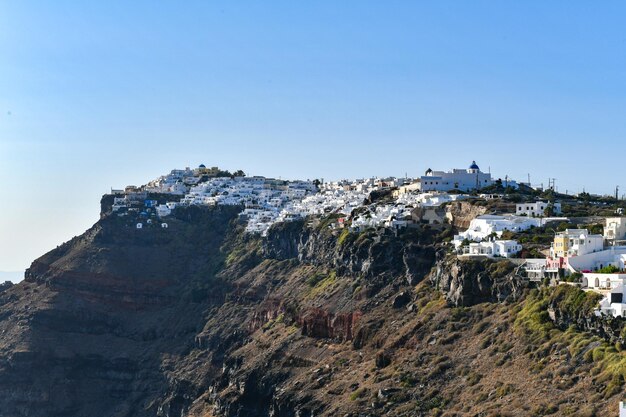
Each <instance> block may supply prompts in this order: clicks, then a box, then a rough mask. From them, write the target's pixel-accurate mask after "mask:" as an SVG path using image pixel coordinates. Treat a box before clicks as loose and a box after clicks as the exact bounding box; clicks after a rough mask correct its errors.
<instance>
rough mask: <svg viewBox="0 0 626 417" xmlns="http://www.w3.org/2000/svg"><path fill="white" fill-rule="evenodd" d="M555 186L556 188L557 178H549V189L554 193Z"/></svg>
mask: <svg viewBox="0 0 626 417" xmlns="http://www.w3.org/2000/svg"><path fill="white" fill-rule="evenodd" d="M555 186H556V178H548V188H549V189H550V190H552V191H554V188H555Z"/></svg>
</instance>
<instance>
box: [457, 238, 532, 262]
mask: <svg viewBox="0 0 626 417" xmlns="http://www.w3.org/2000/svg"><path fill="white" fill-rule="evenodd" d="M521 250H522V245H520V244H519V243H518V242H517V241H515V240H489V241H484V242H473V243H470V244H469V247H467V248H465V249H464V253H463V254H464V255H470V256H487V257H503V258H510V257H512V256H514V255H515V254H517V253H519V252H520V251H521Z"/></svg>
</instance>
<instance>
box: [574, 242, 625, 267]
mask: <svg viewBox="0 0 626 417" xmlns="http://www.w3.org/2000/svg"><path fill="white" fill-rule="evenodd" d="M625 264H626V247H624V246H612V247H610V248H609V249H607V250H602V251H598V252H592V253H587V254H585V255H580V256H574V257H572V258H569V259H568V265H569V267H570V270H571V271H572V272H591V271H597V270H599V269H602V268H605V267H607V266H614V267H616V268H617V269H619V270H624V269H626V265H625Z"/></svg>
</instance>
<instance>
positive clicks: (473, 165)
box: [469, 161, 480, 170]
mask: <svg viewBox="0 0 626 417" xmlns="http://www.w3.org/2000/svg"><path fill="white" fill-rule="evenodd" d="M469 169H475V170H480V168H478V165H476V161H472V165H470V167H469Z"/></svg>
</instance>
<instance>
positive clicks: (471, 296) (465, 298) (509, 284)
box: [430, 256, 528, 306]
mask: <svg viewBox="0 0 626 417" xmlns="http://www.w3.org/2000/svg"><path fill="white" fill-rule="evenodd" d="M441 257H442V259H441V260H439V261H438V262H437V264H436V266H435V268H434V270H433V272H432V273H431V275H430V281H431V283H432V285H433V286H434V287H435V288H437V289H439V290H440V291H442V292H443V294H444V296H445V298H446V300H447V301H448V303H450V304H451V305H454V306H471V305H475V304H478V303H484V302H504V301H515V300H517V299H519V298H520V297H521V296H522V295H523V291H524V289H525V288H527V287H528V282H527V280H526V279H524V278H523V277H521V276H518V275H516V270H515V265H514V264H512V263H510V262H509V261H507V260H500V261H494V260H490V259H481V260H475V259H466V260H460V259H458V258H456V257H450V258H445V257H444V256H441Z"/></svg>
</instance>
